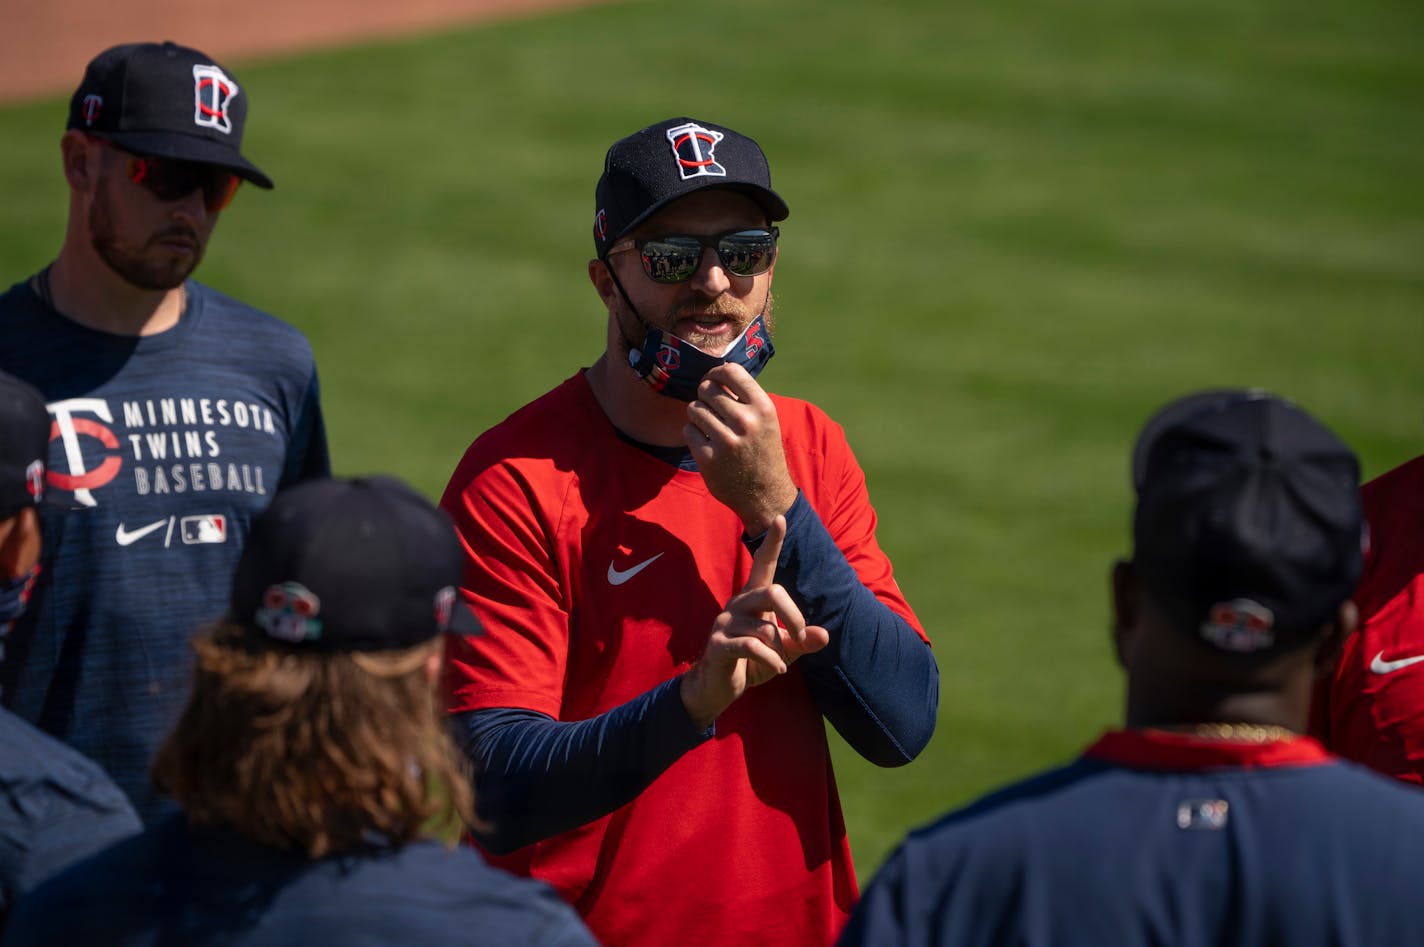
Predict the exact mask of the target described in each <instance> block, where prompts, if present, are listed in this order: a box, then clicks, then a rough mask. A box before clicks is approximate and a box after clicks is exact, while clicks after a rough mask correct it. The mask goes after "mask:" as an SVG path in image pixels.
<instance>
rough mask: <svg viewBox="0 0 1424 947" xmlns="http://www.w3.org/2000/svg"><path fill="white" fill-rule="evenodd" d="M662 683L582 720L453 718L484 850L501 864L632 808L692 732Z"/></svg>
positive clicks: (695, 739) (501, 711) (671, 687)
mask: <svg viewBox="0 0 1424 947" xmlns="http://www.w3.org/2000/svg"><path fill="white" fill-rule="evenodd" d="M680 680H681V678H677V677H675V678H673V679H672V680H669V681H666V682H664V683H662V684H660V685H658V686H657V687H655V688H653V689H652V690H650V691H648V692H647V693H646V694H643V695H641V696H639V697H635V698H634V699H632V700H630V701H628V702H627V703H625V704H622V705H620V706H618V707H615V708H613V709H612V710H609V711H607V712H606V713H602V714H599V715H598V716H596V717H591V718H589V719H587V720H578V721H573V722H567V723H565V722H560V721H556V720H554V719H553V718H552V717H550V716H548V715H547V714H541V713H539V712H537V711H533V710H522V709H515V708H504V707H499V708H491V709H488V710H474V711H467V712H466V713H462V714H457V715H456V716H455V717H454V718H453V727H454V732H455V739H456V740H457V741H458V742H459V744H460V745H461V746H462V747H463V748H464V750H465V752H466V754H468V755H469V757H470V758H471V759H472V760H474V761H475V766H476V774H475V793H476V798H477V799H478V800H479V816H480V818H481V819H482V820H483V821H485V822H487V823H489V824H490V830H489V831H487V832H478V833H476V835H477V837H478V838H479V840H480V844H482V845H483V846H484V847H485V848H487V849H489V850H490V851H492V852H495V853H496V854H504V853H507V852H511V851H514V850H515V849H516V848H521V847H523V846H525V845H530V844H532V843H534V842H537V841H540V840H541V839H546V838H549V837H550V836H553V835H557V834H559V833H560V832H566V831H568V830H570V829H573V828H577V827H578V826H580V825H585V824H587V823H589V822H592V821H593V820H594V819H597V818H599V817H601V816H604V815H607V814H608V813H610V812H612V811H613V810H615V809H617V808H618V807H619V806H622V805H624V804H625V803H628V802H630V801H632V800H633V799H634V798H636V797H637V796H638V794H639V793H641V792H642V791H643V790H644V789H646V788H647V787H648V785H649V784H650V783H652V781H653V780H654V779H656V778H657V777H658V776H659V775H661V774H662V772H663V771H664V770H665V769H667V768H668V767H669V766H671V765H672V764H673V763H674V762H676V761H677V760H678V759H679V758H680V757H681V756H682V755H683V754H684V753H686V752H687V751H688V750H690V749H692V748H693V747H695V746H697V745H698V744H700V743H702V742H703V741H704V740H707V739H709V738H710V737H711V736H712V733H713V729H712V728H711V727H708V728H707V729H705V730H698V729H697V727H696V725H695V724H693V722H692V719H691V718H690V717H688V715H687V708H686V707H684V706H683V703H682V695H681V693H680V692H679V689H678V684H679V681H680Z"/></svg>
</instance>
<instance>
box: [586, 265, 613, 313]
mask: <svg viewBox="0 0 1424 947" xmlns="http://www.w3.org/2000/svg"><path fill="white" fill-rule="evenodd" d="M610 265H611V264H609V263H608V261H607V260H599V259H593V260H589V261H588V279H589V282H591V283H592V284H593V288H594V289H595V290H596V291H597V292H598V298H599V299H601V300H603V305H604V306H606V307H608V308H609V309H612V308H613V307H614V306H615V305H617V300H618V287H617V286H615V285H614V283H613V274H612V273H610V272H609V270H608V267H609V266H610Z"/></svg>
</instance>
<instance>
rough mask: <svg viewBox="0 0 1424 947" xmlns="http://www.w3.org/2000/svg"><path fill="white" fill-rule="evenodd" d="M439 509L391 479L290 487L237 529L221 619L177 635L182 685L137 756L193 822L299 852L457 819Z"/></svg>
mask: <svg viewBox="0 0 1424 947" xmlns="http://www.w3.org/2000/svg"><path fill="white" fill-rule="evenodd" d="M462 569H463V561H462V558H461V553H460V548H459V542H458V540H457V538H456V536H455V533H454V529H453V527H452V526H451V524H450V521H449V519H448V518H447V517H446V516H445V514H444V513H442V512H440V511H439V510H437V509H436V508H435V507H434V506H432V505H431V504H430V503H429V502H428V501H427V500H426V499H425V498H424V497H422V496H420V495H419V494H418V493H416V492H415V491H414V490H412V489H411V488H410V487H408V486H406V485H405V484H403V483H401V482H400V481H397V480H395V479H392V478H369V479H356V480H316V481H307V482H304V483H302V484H299V485H297V486H295V487H292V488H291V489H289V490H286V491H283V492H282V493H280V494H278V496H277V498H276V499H275V500H274V501H273V503H272V505H271V507H269V508H268V510H267V511H266V512H265V513H264V514H263V515H262V517H261V518H259V519H258V520H257V521H256V523H255V524H254V526H253V529H252V533H251V535H250V536H249V537H248V541H247V544H246V546H245V548H244V550H243V554H242V559H241V561H240V562H239V564H238V568H237V572H236V574H235V576H234V579H233V590H232V600H231V607H230V610H229V614H228V616H227V618H226V619H225V620H224V621H222V622H221V623H219V624H218V625H217V626H216V627H215V628H213V629H211V630H209V631H208V632H206V633H204V634H202V635H200V636H199V637H198V639H197V640H196V642H195V644H194V647H195V650H196V652H197V666H196V669H195V671H194V677H193V690H192V694H191V696H190V698H189V702H188V706H187V708H186V709H185V711H184V713H183V716H182V718H181V720H180V721H179V723H178V725H177V727H176V728H175V730H174V732H173V734H172V735H171V736H170V737H169V739H168V740H167V742H166V743H165V744H164V746H163V747H162V748H161V749H160V751H159V753H158V755H157V758H156V760H155V762H154V768H153V776H154V781H155V783H156V785H157V786H158V787H159V788H160V789H161V790H164V791H166V792H168V793H170V794H171V795H172V796H174V798H176V799H177V801H178V802H179V803H180V804H181V805H182V806H183V807H184V809H185V810H186V811H187V813H188V817H189V819H190V820H191V821H193V822H194V823H197V824H222V825H229V826H231V827H233V828H235V829H237V830H238V831H239V832H241V833H242V834H243V835H245V836H247V837H249V838H251V839H253V840H254V841H258V842H261V843H264V844H269V845H272V846H275V847H278V848H286V849H296V850H302V851H306V852H307V853H308V854H309V855H311V856H312V857H318V856H321V855H325V854H329V853H331V852H340V851H346V850H350V849H352V848H355V847H358V846H361V845H363V844H368V843H370V842H371V841H372V840H373V836H375V837H377V838H379V839H380V840H383V841H385V842H389V843H393V844H403V843H405V842H408V841H411V840H412V839H414V838H415V837H417V836H419V835H422V834H429V833H430V832H431V831H432V829H434V830H436V831H443V830H450V831H451V832H452V835H453V833H454V831H455V830H458V828H459V827H460V826H461V825H462V824H469V823H470V822H471V821H472V818H473V816H472V808H473V806H472V798H471V791H470V788H469V781H468V778H467V774H466V773H465V772H464V768H463V764H462V762H461V760H462V759H463V758H462V757H461V756H460V755H459V754H458V753H457V751H456V750H455V749H454V748H453V746H452V744H451V743H450V741H449V738H448V736H447V734H446V730H445V727H444V722H443V716H442V713H441V709H440V708H439V707H438V706H437V699H436V686H437V684H438V681H439V674H440V666H441V659H442V648H443V636H444V633H445V632H446V631H450V632H454V633H458V634H462V635H469V634H478V633H479V624H478V622H477V621H476V619H475V617H474V615H473V613H471V612H470V611H469V610H468V608H467V607H466V606H465V605H464V604H463V603H462V602H460V601H459V600H458V597H457V592H456V588H457V587H458V585H459V582H460V577H461V574H462Z"/></svg>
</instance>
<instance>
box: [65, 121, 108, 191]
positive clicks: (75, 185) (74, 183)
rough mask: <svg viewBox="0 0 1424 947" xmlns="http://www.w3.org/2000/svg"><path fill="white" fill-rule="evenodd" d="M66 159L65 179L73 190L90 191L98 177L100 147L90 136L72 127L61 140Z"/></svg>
mask: <svg viewBox="0 0 1424 947" xmlns="http://www.w3.org/2000/svg"><path fill="white" fill-rule="evenodd" d="M59 153H60V156H61V157H62V158H63V161H64V179H65V180H66V181H67V182H69V187H70V189H71V190H73V191H88V190H89V189H90V188H91V187H93V185H94V181H95V180H97V179H98V170H99V168H98V165H99V147H98V146H97V145H95V144H94V143H93V142H92V141H91V140H90V139H89V136H87V135H85V134H84V133H83V132H81V131H79V130H77V129H73V128H71V129H70V130H69V131H67V132H65V133H64V137H62V138H60V140H59Z"/></svg>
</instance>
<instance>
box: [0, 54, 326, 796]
mask: <svg viewBox="0 0 1424 947" xmlns="http://www.w3.org/2000/svg"><path fill="white" fill-rule="evenodd" d="M247 106H248V93H247V90H246V89H245V88H244V87H242V86H240V85H239V84H238V83H237V82H236V80H234V79H233V78H232V76H231V74H230V73H228V72H227V71H226V70H225V69H224V68H223V67H221V66H220V65H218V64H217V63H216V62H214V61H213V60H212V59H211V58H210V57H208V56H206V55H204V54H203V53H201V52H199V51H197V50H194V49H188V48H186V47H182V46H176V45H174V44H172V43H162V44H159V43H133V44H127V45H123V46H116V47H114V48H112V49H109V50H106V51H104V52H103V53H101V54H99V55H98V56H97V57H95V59H94V60H93V61H92V62H90V63H89V66H88V68H87V69H86V71H85V73H84V78H83V80H82V81H81V82H80V84H79V87H78V88H77V89H76V90H75V93H74V96H73V98H72V99H71V102H70V108H69V120H68V125H67V129H66V131H65V132H64V135H63V137H62V138H61V139H60V153H61V156H62V165H63V172H64V177H65V181H66V183H67V184H68V187H69V215H68V220H67V226H66V230H65V235H64V243H63V245H62V246H61V248H60V251H59V255H58V256H57V257H56V258H55V260H54V261H53V263H51V264H50V265H48V266H46V267H44V268H43V269H42V270H40V272H38V273H36V274H35V275H33V276H32V277H30V278H29V279H26V280H24V281H23V282H20V283H16V284H15V285H14V286H12V287H11V288H10V289H9V291H8V292H5V293H4V294H3V295H0V339H3V340H4V341H3V344H0V370H3V371H8V372H10V373H12V374H14V375H16V376H18V377H21V378H23V379H24V380H26V381H28V382H29V383H31V384H32V385H34V386H35V387H36V388H38V389H39V390H40V392H41V393H42V394H43V395H44V398H45V401H46V402H48V407H49V413H50V415H51V416H52V418H53V428H52V433H51V435H50V439H49V472H48V486H49V488H50V491H51V493H52V494H54V495H55V497H56V498H57V499H58V500H59V501H60V503H61V504H62V505H63V506H65V507H68V508H69V509H67V510H63V511H59V510H55V511H47V512H46V513H45V515H44V517H43V520H44V532H45V560H44V567H43V569H42V570H41V573H40V577H39V580H38V582H37V584H36V586H35V589H34V595H33V602H32V604H31V607H30V609H29V610H28V612H27V613H26V616H25V618H24V619H23V620H22V621H21V622H20V623H19V624H18V625H17V626H16V628H15V630H14V633H13V634H12V635H11V636H10V641H9V642H8V644H7V647H6V653H5V660H4V662H3V663H0V689H3V695H0V696H2V697H3V700H4V703H5V705H6V706H7V707H10V708H11V709H13V710H14V711H15V712H16V713H18V714H19V715H20V716H22V717H24V718H25V719H26V720H29V721H30V722H32V723H34V724H36V725H37V726H38V727H40V729H42V730H44V731H46V732H48V733H50V734H53V735H55V736H57V737H59V738H60V739H62V740H64V741H65V742H66V743H68V744H70V745H71V746H73V747H75V748H76V749H78V750H79V751H80V752H82V753H84V754H85V755H86V756H90V757H92V758H93V759H95V760H97V761H98V762H99V763H100V764H101V765H103V766H104V768H105V769H106V770H107V771H108V772H109V773H110V775H112V776H113V778H114V780H115V781H116V782H117V783H118V784H119V786H120V787H122V788H123V789H124V790H125V791H126V792H127V793H128V794H129V796H130V798H131V799H132V800H133V802H134V805H135V806H136V807H137V809H138V811H139V813H140V814H141V815H142V816H143V817H144V819H145V820H149V819H152V818H153V817H154V816H155V815H156V814H157V811H158V807H159V803H158V800H157V797H155V796H154V795H153V794H152V792H151V791H150V789H149V785H148V765H149V762H150V760H151V758H152V754H153V750H154V747H155V746H157V743H158V741H159V739H160V738H161V737H162V735H163V734H164V733H165V732H166V731H167V729H168V728H169V727H170V726H172V723H173V720H174V718H175V717H176V715H177V712H178V709H179V707H180V706H181V704H182V700H183V685H184V682H185V681H186V679H187V671H188V667H189V663H190V656H189V652H188V648H187V641H188V638H189V636H190V635H191V634H192V633H193V632H194V631H196V630H197V628H199V627H200V626H201V625H203V624H205V623H207V622H210V621H212V620H213V619H215V618H217V617H218V616H219V615H221V614H222V609H223V605H224V601H223V596H224V590H225V587H226V585H227V581H228V579H229V578H231V576H232V569H233V567H234V565H235V564H236V562H237V557H238V554H239V553H240V551H241V548H242V542H243V540H244V538H245V537H246V535H247V530H248V525H249V523H250V522H251V520H252V518H253V517H254V516H256V515H257V514H258V513H260V512H261V511H262V510H263V509H264V508H266V506H267V504H268V503H269V502H271V499H272V496H273V494H275V493H276V491H277V490H278V488H280V487H282V486H285V485H287V484H290V483H294V482H296V481H298V480H301V479H304V478H307V477H311V476H319V475H322V474H325V473H327V472H329V466H330V465H329V462H328V459H327V450H326V435H325V432H324V427H323V423H322V415H321V407H320V402H319V399H318V394H317V378H316V369H315V365H314V362H313V358H312V352H311V348H310V346H309V345H308V344H307V341H306V339H305V338H303V337H302V334H301V333H300V332H298V331H297V330H296V329H294V328H293V327H291V326H289V325H287V324H285V323H283V322H280V321H278V320H277V319H275V318H273V317H272V316H269V315H267V314H266V313H263V312H259V311H258V310H256V309H253V308H251V307H249V306H246V305H244V304H243V303H240V302H238V301H237V300H235V299H232V298H230V297H228V296H225V295H223V294H222V293H219V292H216V291H214V290H212V289H209V288H208V287H206V286H203V285H202V284H200V283H198V282H196V281H194V280H192V279H191V278H190V274H191V273H192V272H193V270H194V268H195V267H197V265H198V263H199V261H200V260H201V259H202V257H203V254H204V251H205V250H206V248H207V245H208V240H209V238H210V237H211V236H212V233H213V229H214V227H215V226H216V224H217V221H218V218H219V217H220V216H221V214H222V212H223V209H224V208H225V207H226V206H227V205H228V202H229V201H231V200H232V198H233V195H234V194H235V192H236V191H237V190H238V185H239V184H240V183H241V182H243V181H247V182H250V183H252V184H254V185H256V186H258V187H261V188H270V187H271V186H272V181H271V179H270V178H268V177H267V175H266V174H264V173H263V172H262V171H261V170H259V169H258V168H257V167H256V166H255V165H254V164H252V162H250V161H249V160H248V159H247V158H246V157H244V156H243V154H242V152H241V150H240V149H241V144H242V133H243V127H244V124H245V121H246V117H247Z"/></svg>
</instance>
